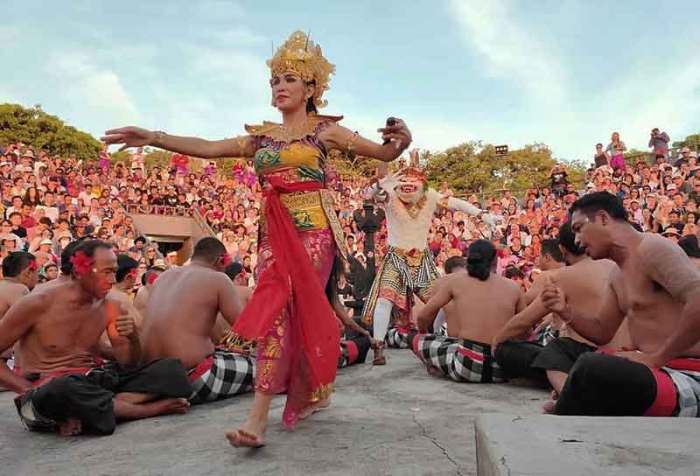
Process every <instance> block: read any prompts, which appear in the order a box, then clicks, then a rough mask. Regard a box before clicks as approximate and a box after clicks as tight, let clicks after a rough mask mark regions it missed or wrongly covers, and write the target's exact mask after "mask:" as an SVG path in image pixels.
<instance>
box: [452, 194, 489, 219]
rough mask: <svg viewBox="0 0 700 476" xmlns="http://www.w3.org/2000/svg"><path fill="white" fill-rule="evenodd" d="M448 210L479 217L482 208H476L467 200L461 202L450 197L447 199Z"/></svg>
mask: <svg viewBox="0 0 700 476" xmlns="http://www.w3.org/2000/svg"><path fill="white" fill-rule="evenodd" d="M447 208H449V209H450V210H458V211H460V212H465V213H468V214H470V215H478V214H479V213H481V209H480V208H477V207H475V206H474V205H472V204H471V203H469V202H468V201H466V200H461V199H459V198H455V197H449V198H448V199H447Z"/></svg>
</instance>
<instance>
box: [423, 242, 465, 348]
mask: <svg viewBox="0 0 700 476" xmlns="http://www.w3.org/2000/svg"><path fill="white" fill-rule="evenodd" d="M444 268H445V276H441V277H439V278H438V279H436V280H435V282H434V283H433V284H432V285H431V286H430V289H428V293H427V296H428V299H430V298H431V297H433V296H434V295H435V293H436V292H437V290H438V289H440V286H442V285H443V284H444V283H445V282H447V280H448V279H449V278H448V277H447V276H449V275H451V274H455V273H466V272H467V260H466V258H464V257H463V256H452V257H450V258H447V259H446V260H445V264H444ZM424 306H425V304H423V303H421V302H420V301H418V302H417V303H416V304H415V310H416V316H417V315H418V314H417V313H418V312H420V310H421V309H423V307H424ZM455 312H457V305H456V304H455V302H454V301H450V302H449V303H447V305H445V307H443V308H442V309H440V311H439V312H438V314H437V317H436V318H435V321H434V322H433V332H434V333H435V334H440V335H447V322H446V318H447V314H448V313H449V314H451V315H452V314H454V313H455ZM453 319H454V318H453Z"/></svg>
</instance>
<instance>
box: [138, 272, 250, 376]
mask: <svg viewBox="0 0 700 476" xmlns="http://www.w3.org/2000/svg"><path fill="white" fill-rule="evenodd" d="M240 310H241V305H240V300H239V298H238V295H237V293H236V290H235V289H234V285H233V283H232V282H231V281H230V280H229V278H228V277H227V276H226V275H225V274H224V273H223V272H219V271H216V270H215V269H212V268H211V267H208V266H203V265H200V264H198V263H197V262H196V261H195V260H193V262H192V264H189V265H187V266H183V267H179V268H174V269H170V270H168V271H166V272H165V273H163V274H162V275H160V277H159V278H158V281H156V282H155V284H154V286H153V288H152V289H151V292H150V295H149V299H148V304H147V306H146V316H145V320H144V327H143V334H142V342H143V349H144V355H145V358H146V359H149V360H150V359H157V358H161V357H172V358H177V359H180V360H181V361H182V363H183V365H184V366H185V368H187V369H191V368H194V367H196V366H197V365H198V364H199V363H200V362H201V361H203V360H204V359H205V358H206V357H207V356H209V355H211V354H212V353H213V352H214V344H213V342H212V339H211V335H212V330H213V328H214V323H215V322H216V317H217V315H218V313H219V312H221V314H222V315H223V316H224V318H225V319H226V320H227V321H228V322H229V323H230V324H232V323H233V321H234V319H235V318H236V316H237V315H238V313H239V312H240Z"/></svg>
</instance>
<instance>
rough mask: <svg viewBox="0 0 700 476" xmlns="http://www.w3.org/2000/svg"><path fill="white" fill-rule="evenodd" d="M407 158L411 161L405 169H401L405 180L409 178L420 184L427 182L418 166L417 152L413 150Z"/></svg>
mask: <svg viewBox="0 0 700 476" xmlns="http://www.w3.org/2000/svg"><path fill="white" fill-rule="evenodd" d="M409 156H410V159H411V161H410V163H409V165H408V166H407V167H404V168H403V169H401V174H402V175H403V176H404V177H407V178H408V177H411V178H415V179H418V180H420V181H422V182H427V181H428V178H427V177H426V175H425V171H424V170H423V169H422V167H421V166H420V160H419V156H418V150H417V149H413V150H412V151H411V152H409Z"/></svg>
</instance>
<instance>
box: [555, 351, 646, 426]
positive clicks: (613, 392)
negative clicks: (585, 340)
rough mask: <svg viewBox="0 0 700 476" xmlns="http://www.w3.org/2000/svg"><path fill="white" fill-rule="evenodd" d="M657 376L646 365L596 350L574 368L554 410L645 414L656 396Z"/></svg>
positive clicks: (599, 414) (581, 358) (594, 414)
mask: <svg viewBox="0 0 700 476" xmlns="http://www.w3.org/2000/svg"><path fill="white" fill-rule="evenodd" d="M656 389H657V387H656V379H655V378H654V375H653V374H652V372H651V370H650V369H649V368H648V367H647V366H646V365H643V364H640V363H637V362H632V361H630V360H627V359H623V358H621V357H615V356H612V355H604V354H597V353H593V352H589V353H585V354H583V355H581V356H580V357H579V358H578V360H576V363H575V364H574V365H573V367H571V371H570V372H569V377H568V378H567V380H566V383H565V384H564V388H563V389H562V391H561V395H559V400H557V405H556V408H555V413H556V414H558V415H586V416H642V415H644V413H645V412H646V410H647V409H648V408H649V407H651V405H652V404H653V403H654V400H655V399H656Z"/></svg>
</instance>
